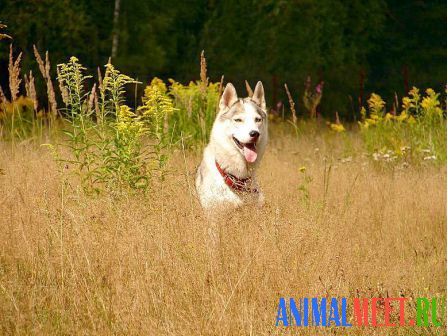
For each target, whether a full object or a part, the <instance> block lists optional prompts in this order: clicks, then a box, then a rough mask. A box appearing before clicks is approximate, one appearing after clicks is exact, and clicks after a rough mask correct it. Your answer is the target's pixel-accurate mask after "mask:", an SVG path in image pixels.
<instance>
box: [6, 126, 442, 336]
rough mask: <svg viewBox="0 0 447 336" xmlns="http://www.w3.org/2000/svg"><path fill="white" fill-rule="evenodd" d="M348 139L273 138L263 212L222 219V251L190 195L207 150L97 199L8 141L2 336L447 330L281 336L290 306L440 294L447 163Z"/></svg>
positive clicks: (46, 159)
mask: <svg viewBox="0 0 447 336" xmlns="http://www.w3.org/2000/svg"><path fill="white" fill-rule="evenodd" d="M333 137H334V138H333ZM352 137H353V138H352V139H348V140H345V141H350V142H351V149H349V148H348V149H347V146H346V143H344V142H343V141H342V140H341V138H335V135H330V134H328V135H322V136H315V135H301V136H300V138H298V139H296V138H292V137H289V136H287V135H285V134H281V132H280V131H279V130H276V132H275V130H274V131H273V134H272V139H273V140H272V142H271V143H270V145H269V148H268V151H267V153H266V156H265V158H264V161H263V163H262V165H261V169H260V172H259V176H260V180H261V184H262V186H263V189H264V191H265V195H266V200H267V202H266V205H265V207H264V208H263V209H261V210H255V209H251V208H247V209H241V210H239V211H236V212H235V213H233V214H231V216H229V217H228V218H227V219H226V220H225V221H224V222H222V223H220V231H221V244H220V246H219V248H218V250H217V251H216V253H215V256H214V257H211V255H212V254H210V252H209V251H208V248H207V233H206V232H207V223H206V221H205V220H204V218H203V217H202V214H201V212H200V209H199V206H198V203H197V201H196V199H195V196H194V192H193V175H194V168H195V166H196V165H197V164H198V162H199V160H200V157H199V154H198V153H192V152H186V153H183V152H181V151H179V152H177V153H175V155H174V158H173V160H172V162H171V165H172V167H171V169H172V170H173V171H175V173H173V174H171V175H170V176H169V177H168V179H167V181H166V182H165V183H164V184H162V185H159V186H158V187H157V188H156V189H155V190H153V191H152V192H151V193H150V195H147V196H123V195H121V196H120V197H119V198H113V197H112V196H101V197H96V198H92V197H87V196H84V195H83V194H82V192H81V191H80V188H79V187H78V186H77V183H76V181H73V180H70V179H68V178H67V176H68V174H67V173H68V171H69V170H70V169H72V167H70V166H66V167H64V168H63V171H62V172H57V167H56V165H55V163H54V161H53V159H52V158H51V155H50V154H49V153H47V150H46V149H44V148H35V147H30V146H29V147H28V146H18V145H16V146H14V147H11V146H10V145H7V144H0V168H1V169H2V171H3V173H2V175H0V185H1V188H0V213H1V216H0V332H1V333H2V334H18V335H29V334H34V335H45V334H60V335H74V334H80V335H81V334H82V335H86V334H118V335H136V334H142V335H248V334H253V335H272V334H273V335H280V334H281V335H283V334H285V335H292V334H300V335H303V334H308V335H315V334H325V335H327V334H343V335H344V334H350V335H359V334H369V335H389V334H396V335H411V334H428V333H429V332H431V333H433V334H438V335H444V334H445V328H433V329H431V330H427V329H423V328H420V327H419V328H415V329H414V330H413V329H403V328H399V329H395V328H392V329H388V328H387V329H383V328H366V329H361V330H359V329H355V328H349V329H346V330H344V329H341V328H340V329H333V328H319V329H310V328H307V329H306V328H301V329H298V328H296V327H295V328H290V329H283V328H276V327H275V318H276V313H277V304H278V300H279V298H280V297H290V296H292V297H296V298H299V297H326V296H327V297H343V296H344V297H348V298H352V297H357V296H360V297H367V298H371V297H378V296H381V297H386V296H387V295H389V296H391V297H396V296H404V297H408V298H415V297H434V296H437V295H445V294H446V279H447V273H446V270H447V259H446V255H447V246H446V244H445V242H446V238H447V230H446V222H447V210H446V206H445V205H446V203H447V195H446V190H447V188H446V187H447V177H446V174H445V173H446V169H445V168H444V167H443V168H433V167H431V168H430V167H419V168H411V167H410V168H407V169H398V168H394V169H392V168H388V169H378V168H377V167H373V166H372V165H371V163H370V162H369V161H366V159H364V158H363V157H362V155H353V157H352V160H351V159H346V156H347V155H351V154H352V153H354V154H355V153H356V151H355V149H356V146H357V142H356V141H357V140H356V139H355V136H352ZM352 148H353V149H352ZM341 159H344V160H341ZM300 166H305V167H306V169H305V173H303V172H300V171H299V169H298V168H299V167H300ZM329 167H330V168H329ZM0 171H1V170H0ZM302 171H304V169H302ZM304 174H307V176H308V177H309V178H308V179H307V181H308V182H306V183H304V187H302V188H301V190H299V186H303V178H304ZM303 189H307V191H308V197H307V199H305V198H303V195H304V192H303Z"/></svg>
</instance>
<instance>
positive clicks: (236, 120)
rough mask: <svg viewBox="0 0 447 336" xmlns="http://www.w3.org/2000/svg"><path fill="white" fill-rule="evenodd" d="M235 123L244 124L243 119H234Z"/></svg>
mask: <svg viewBox="0 0 447 336" xmlns="http://www.w3.org/2000/svg"><path fill="white" fill-rule="evenodd" d="M234 121H235V122H237V123H240V122H242V119H241V118H236V119H234Z"/></svg>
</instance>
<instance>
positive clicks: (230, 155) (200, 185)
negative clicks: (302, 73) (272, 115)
mask: <svg viewBox="0 0 447 336" xmlns="http://www.w3.org/2000/svg"><path fill="white" fill-rule="evenodd" d="M252 131H256V132H259V136H258V137H257V140H256V142H255V143H256V152H257V158H256V161H255V162H253V163H250V162H248V161H247V160H246V159H245V157H244V155H243V151H242V150H241V149H240V148H239V147H238V145H237V144H236V142H235V141H234V139H233V137H234V138H235V139H237V140H238V141H239V142H240V143H250V142H251V143H253V139H252V137H251V136H250V132H252ZM267 140H268V116H267V112H266V104H265V96H264V88H263V86H262V83H261V82H258V83H257V85H256V88H255V90H254V92H253V96H252V97H251V98H250V97H248V98H243V99H240V98H238V97H237V93H236V89H235V88H234V86H233V85H232V84H231V83H228V84H227V85H226V87H225V90H224V92H223V94H222V97H221V99H220V103H219V112H218V114H217V116H216V120H215V121H214V124H213V128H212V131H211V136H210V142H209V144H208V146H207V147H206V148H205V151H204V154H203V160H202V162H201V164H200V166H199V168H198V170H197V176H196V190H197V194H198V197H199V201H200V204H201V205H202V207H203V208H204V210H205V211H206V212H207V213H208V214H209V213H210V212H214V211H215V210H216V211H218V210H227V209H234V208H235V207H238V206H241V205H242V204H244V203H246V202H253V201H254V202H255V203H257V204H259V205H260V204H262V202H263V195H262V193H261V192H260V191H259V192H256V193H250V192H237V191H235V190H233V189H232V188H230V187H229V186H228V185H227V184H226V183H225V181H224V179H223V177H222V175H221V174H220V173H219V171H218V170H217V167H216V164H215V162H216V161H217V162H218V163H219V164H220V166H221V168H222V169H223V170H224V171H225V172H227V173H229V174H231V175H234V176H236V177H238V178H240V179H244V178H248V177H249V178H251V182H252V185H251V187H252V188H256V189H257V190H259V186H258V184H257V181H256V176H255V173H256V168H257V167H258V166H259V163H260V161H261V159H262V156H263V154H264V151H265V147H266V145H267Z"/></svg>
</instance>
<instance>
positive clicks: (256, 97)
mask: <svg viewBox="0 0 447 336" xmlns="http://www.w3.org/2000/svg"><path fill="white" fill-rule="evenodd" d="M251 99H253V101H254V102H255V103H256V104H258V105H259V106H260V107H261V108H262V109H263V110H264V111H265V95H264V87H263V86H262V83H261V82H260V81H259V82H258V83H257V84H256V87H255V91H254V92H253V96H252V97H251Z"/></svg>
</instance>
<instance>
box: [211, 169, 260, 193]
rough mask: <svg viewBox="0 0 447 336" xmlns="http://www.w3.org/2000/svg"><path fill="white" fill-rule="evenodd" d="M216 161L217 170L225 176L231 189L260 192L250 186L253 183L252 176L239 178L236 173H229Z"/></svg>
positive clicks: (226, 182)
mask: <svg viewBox="0 0 447 336" xmlns="http://www.w3.org/2000/svg"><path fill="white" fill-rule="evenodd" d="M215 162H216V167H217V170H218V171H219V173H220V175H222V177H223V178H224V181H225V184H226V185H227V186H229V187H230V188H231V189H234V190H237V191H245V192H251V193H258V192H259V190H258V189H256V188H250V186H249V185H250V183H251V177H247V178H244V179H241V178H238V177H236V176H234V175H231V174H229V173H226V172H225V171H224V170H223V169H222V167H221V166H220V165H219V164H218V163H217V161H215Z"/></svg>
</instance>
